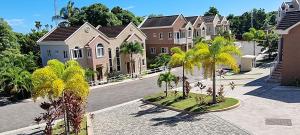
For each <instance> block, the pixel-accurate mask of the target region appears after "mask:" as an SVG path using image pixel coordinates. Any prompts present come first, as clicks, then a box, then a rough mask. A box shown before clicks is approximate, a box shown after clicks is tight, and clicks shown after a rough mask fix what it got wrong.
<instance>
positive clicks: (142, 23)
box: [137, 16, 149, 29]
mask: <svg viewBox="0 0 300 135" xmlns="http://www.w3.org/2000/svg"><path fill="white" fill-rule="evenodd" d="M148 18H149V17H148V16H147V17H146V18H145V19H144V20H143V21H142V22H141V24H140V25H139V26H138V27H137V28H139V29H140V28H141V27H142V26H143V24H144V23H145V22H146V20H147V19H148Z"/></svg>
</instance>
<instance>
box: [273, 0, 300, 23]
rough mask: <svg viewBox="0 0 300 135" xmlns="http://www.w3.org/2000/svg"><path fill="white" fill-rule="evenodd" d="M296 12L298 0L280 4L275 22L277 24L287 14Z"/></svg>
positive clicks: (298, 4)
mask: <svg viewBox="0 0 300 135" xmlns="http://www.w3.org/2000/svg"><path fill="white" fill-rule="evenodd" d="M298 10H300V3H299V0H292V1H289V2H282V4H281V6H280V7H279V8H278V14H277V22H278V23H279V22H280V21H281V19H282V18H283V17H284V16H285V14H286V13H287V12H290V11H298Z"/></svg>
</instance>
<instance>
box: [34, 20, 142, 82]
mask: <svg viewBox="0 0 300 135" xmlns="http://www.w3.org/2000/svg"><path fill="white" fill-rule="evenodd" d="M145 40H146V35H145V34H144V33H143V32H142V31H141V30H140V29H138V28H137V27H136V26H135V25H134V24H133V23H130V24H128V25H126V26H113V27H100V26H98V27H96V28H95V27H94V26H92V25H91V24H89V23H84V24H83V25H82V26H78V27H57V28H55V29H53V30H51V31H50V32H48V33H47V34H46V35H44V36H43V37H42V38H40V39H39V40H38V41H37V42H38V44H39V45H40V49H41V58H42V63H43V65H46V64H47V61H48V60H51V59H58V60H60V61H62V62H66V61H68V60H71V59H73V60H76V61H78V62H79V63H80V64H81V66H82V67H84V68H90V69H92V70H94V71H97V74H96V75H95V77H94V80H100V81H104V80H106V79H107V77H106V75H107V74H108V73H110V72H115V71H116V72H119V73H122V74H128V73H130V71H131V70H130V68H133V72H135V73H136V74H140V73H141V72H142V71H144V70H146V69H147V67H146V53H145V52H144V54H143V55H141V54H135V55H134V56H133V64H132V65H133V66H130V61H129V60H130V59H129V56H128V55H125V54H122V53H121V52H120V47H121V45H122V44H123V43H124V42H139V43H140V44H141V45H142V46H143V47H144V48H145V45H146V44H145Z"/></svg>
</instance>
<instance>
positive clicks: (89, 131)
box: [86, 113, 94, 135]
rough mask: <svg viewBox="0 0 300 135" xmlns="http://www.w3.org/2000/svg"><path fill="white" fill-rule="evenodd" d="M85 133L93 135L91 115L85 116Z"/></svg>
mask: <svg viewBox="0 0 300 135" xmlns="http://www.w3.org/2000/svg"><path fill="white" fill-rule="evenodd" d="M86 132H87V134H88V135H94V130H93V125H92V119H91V113H87V114H86Z"/></svg>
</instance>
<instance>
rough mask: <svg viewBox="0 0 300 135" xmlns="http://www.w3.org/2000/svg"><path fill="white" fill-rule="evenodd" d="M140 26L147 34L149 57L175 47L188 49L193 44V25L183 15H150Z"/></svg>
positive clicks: (168, 51)
mask: <svg viewBox="0 0 300 135" xmlns="http://www.w3.org/2000/svg"><path fill="white" fill-rule="evenodd" d="M139 28H140V29H141V30H142V31H143V32H144V33H145V34H146V35H147V39H146V44H147V48H146V50H147V51H146V52H147V55H148V56H149V57H152V56H156V55H158V54H163V53H170V49H171V48H173V47H180V48H182V49H183V50H187V49H188V48H190V47H192V45H193V25H192V23H191V22H188V21H187V20H186V18H185V17H184V16H183V15H171V16H159V17H149V18H146V19H145V20H144V21H143V22H142V23H141V24H140V26H139Z"/></svg>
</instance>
